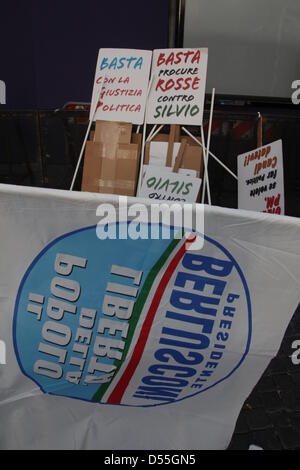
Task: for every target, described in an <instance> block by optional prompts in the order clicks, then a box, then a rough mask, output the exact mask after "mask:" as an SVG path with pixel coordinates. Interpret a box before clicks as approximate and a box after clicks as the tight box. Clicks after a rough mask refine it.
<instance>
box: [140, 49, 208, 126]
mask: <svg viewBox="0 0 300 470" xmlns="http://www.w3.org/2000/svg"><path fill="white" fill-rule="evenodd" d="M207 59H208V49H207V48H199V49H157V50H154V52H153V59H152V76H153V83H152V86H151V90H150V93H149V100H148V106H147V113H146V121H147V122H148V123H149V124H181V125H197V126H200V125H201V124H202V119H203V109H204V98H205V84H206V71H207Z"/></svg>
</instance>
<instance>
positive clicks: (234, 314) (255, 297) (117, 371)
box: [0, 185, 300, 450]
mask: <svg viewBox="0 0 300 470" xmlns="http://www.w3.org/2000/svg"><path fill="white" fill-rule="evenodd" d="M0 200H1V204H0V220H1V224H0V240H1V263H0V299H1V300H0V302H1V315H0V340H1V341H3V342H4V343H5V345H6V365H0V416H1V427H0V443H1V447H2V448H4V449H9V448H18V449H23V448H25V449H29V448H34V449H39V448H52V449H53V448H55V449H67V448H71V449H75V448H76V449H91V448H95V449H105V450H108V449H118V450H122V449H153V450H155V449H225V448H226V447H227V446H228V444H229V442H230V439H231V436H232V433H233V430H234V427H235V423H236V419H237V417H238V414H239V412H240V410H241V407H242V405H243V403H244V401H245V399H246V398H247V397H248V395H249V394H250V392H251V390H252V389H253V387H254V386H255V384H256V383H257V381H258V380H259V378H260V377H261V375H262V373H263V371H264V370H265V368H266V367H267V365H268V364H269V362H270V360H271V359H272V358H273V357H274V355H276V353H277V351H278V349H279V346H280V343H281V341H282V338H283V335H284V332H285V330H286V328H287V325H288V323H289V321H290V319H291V317H292V315H293V313H294V311H295V309H296V307H297V304H298V302H299V298H300V289H299V284H300V245H299V235H300V221H299V220H298V219H294V218H288V217H278V216H275V215H271V214H261V213H254V212H250V211H239V210H233V209H223V208H217V207H206V206H205V213H204V216H205V233H204V235H203V234H201V233H198V238H199V239H200V238H201V239H202V241H203V242H204V244H203V248H199V246H198V245H197V244H196V241H197V238H195V237H194V236H193V235H192V234H190V236H189V243H185V239H181V238H180V237H178V233H179V227H178V226H177V225H176V227H171V228H170V227H169V228H170V238H169V239H163V238H162V237H161V238H158V239H157V238H156V239H146V238H145V237H143V238H138V237H136V238H135V239H134V236H135V235H137V234H138V232H139V231H140V230H141V224H140V223H139V222H138V221H137V220H136V219H134V218H133V216H132V218H131V219H130V218H129V222H128V223H127V224H124V223H121V222H120V220H119V218H118V217H120V216H121V214H123V216H124V207H123V209H122V210H121V209H120V207H119V199H118V197H117V196H107V195H103V196H101V195H96V194H90V193H76V192H75V193H71V192H67V191H58V190H44V189H37V188H25V187H24V188H23V187H16V186H6V185H1V186H0ZM136 203H139V206H138V207H140V206H141V204H142V203H144V204H146V207H148V209H149V210H150V208H151V209H152V206H151V205H150V204H151V203H150V201H148V200H143V199H136V198H128V207H129V206H131V205H132V204H136ZM99 205H100V206H99ZM170 207H171V206H170ZM196 207H197V209H198V210H200V209H201V208H202V206H198V205H197V206H194V210H193V215H196V214H197V212H198V211H197V212H196V210H195V209H196ZM97 208H98V209H97ZM167 208H168V205H167V204H166V203H164V212H166V211H167ZM96 210H97V214H96ZM177 212H178V204H177ZM107 214H109V215H108V216H107ZM114 214H115V215H116V217H117V220H116V221H114ZM123 216H122V217H123ZM122 220H124V219H123V218H122ZM108 222H111V224H110V225H107V223H108ZM119 222H120V223H119ZM143 226H144V228H145V227H146V228H147V227H148V226H147V224H144V225H143ZM194 226H195V227H198V224H197V223H194ZM121 232H122V234H123V236H121V235H120V234H121ZM107 233H109V235H110V238H107V239H105V234H106V235H107ZM124 233H125V235H126V234H127V233H129V234H131V238H128V239H126V236H125V237H124ZM143 233H145V232H143ZM116 234H117V236H115V237H114V235H116ZM4 343H1V344H4Z"/></svg>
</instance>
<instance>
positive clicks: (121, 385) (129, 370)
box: [107, 235, 196, 404]
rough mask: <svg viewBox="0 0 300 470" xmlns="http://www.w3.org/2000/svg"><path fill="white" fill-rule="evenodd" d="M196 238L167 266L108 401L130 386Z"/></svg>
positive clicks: (119, 397) (118, 398)
mask: <svg viewBox="0 0 300 470" xmlns="http://www.w3.org/2000/svg"><path fill="white" fill-rule="evenodd" d="M195 240H196V237H195V236H194V235H193V236H192V237H189V238H188V243H187V242H185V243H184V244H183V245H182V246H181V248H180V250H178V252H177V253H176V255H175V256H174V258H173V259H172V261H171V262H170V264H169V266H168V267H167V269H166V271H165V272H164V274H163V276H162V278H161V280H160V283H159V285H158V287H157V290H156V293H155V295H154V296H153V299H152V302H151V305H150V308H149V311H148V313H147V315H146V318H145V321H144V323H143V326H142V328H141V332H140V336H139V339H138V341H137V343H136V345H135V348H134V351H133V354H132V357H131V359H130V361H129V364H128V366H127V367H126V369H125V371H124V372H123V375H122V377H121V378H120V380H119V382H118V383H117V385H116V386H115V388H114V390H113V391H112V393H111V394H110V396H109V398H108V400H107V403H110V404H118V403H120V402H121V400H122V398H123V395H124V393H125V390H126V388H127V387H128V384H129V382H130V380H131V378H132V376H133V374H134V372H135V371H136V368H137V366H138V365H139V362H140V360H141V357H142V355H143V352H144V349H145V346H146V343H147V340H148V337H149V333H150V330H151V327H152V323H153V321H154V318H155V315H156V312H157V309H158V307H159V304H160V301H161V299H162V296H163V295H164V292H165V289H166V287H167V285H168V282H169V280H170V279H171V277H172V275H173V273H174V271H175V269H176V267H177V265H178V264H179V262H180V260H181V259H182V258H183V255H184V254H185V252H186V250H187V248H188V247H189V245H190V244H191V243H193V242H194V241H195Z"/></svg>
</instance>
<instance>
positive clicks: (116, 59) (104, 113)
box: [90, 49, 152, 124]
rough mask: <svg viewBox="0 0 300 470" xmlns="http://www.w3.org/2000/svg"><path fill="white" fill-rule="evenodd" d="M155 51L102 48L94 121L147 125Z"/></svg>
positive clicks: (99, 56)
mask: <svg viewBox="0 0 300 470" xmlns="http://www.w3.org/2000/svg"><path fill="white" fill-rule="evenodd" d="M151 57H152V52H151V51H144V50H135V49H100V50H99V54H98V60H97V67H96V73H95V79H94V88H93V95H92V103H91V113H90V119H92V118H93V116H92V110H93V109H94V107H95V105H96V101H97V97H98V96H99V91H100V90H99V88H102V89H101V92H100V99H99V103H98V109H97V112H96V114H95V118H94V120H107V121H122V122H131V123H132V124H143V122H144V115H145V106H146V99H147V89H148V82H149V74H150V67H151Z"/></svg>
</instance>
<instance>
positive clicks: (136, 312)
mask: <svg viewBox="0 0 300 470" xmlns="http://www.w3.org/2000/svg"><path fill="white" fill-rule="evenodd" d="M180 240H181V238H178V239H174V240H172V242H171V243H170V245H169V246H168V248H167V249H166V250H165V251H164V253H163V254H162V255H161V257H160V258H159V260H158V261H157V262H156V263H155V265H154V266H153V268H152V269H151V271H150V272H149V274H148V276H147V279H146V280H145V282H144V285H143V287H142V290H141V292H140V295H139V296H138V298H137V301H136V303H135V305H134V308H133V312H132V316H131V319H130V323H129V330H128V336H127V340H126V345H125V348H124V352H123V354H122V359H121V360H116V361H115V362H114V365H115V366H117V368H116V370H115V373H114V376H115V375H116V374H117V372H118V371H119V369H120V367H121V365H122V364H123V362H124V361H125V359H126V356H127V353H128V350H129V347H130V344H131V342H132V338H133V335H134V332H135V329H136V326H137V323H138V321H139V318H140V315H141V313H142V310H143V308H144V305H145V302H146V300H147V297H148V294H149V292H150V290H151V288H152V286H153V283H154V281H155V278H156V276H157V274H158V273H159V271H160V270H161V268H162V266H163V265H164V264H165V262H166V261H167V259H168V257H169V256H170V254H171V253H172V251H173V250H174V248H175V247H176V246H177V245H178V243H179V242H180ZM110 384H111V382H108V383H106V384H103V385H101V386H100V387H99V389H98V391H97V392H96V393H95V395H94V396H93V398H92V400H93V401H98V402H99V401H100V400H101V398H102V397H103V395H104V394H105V392H106V390H107V389H108V387H109V386H110Z"/></svg>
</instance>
